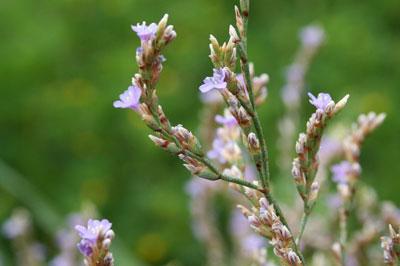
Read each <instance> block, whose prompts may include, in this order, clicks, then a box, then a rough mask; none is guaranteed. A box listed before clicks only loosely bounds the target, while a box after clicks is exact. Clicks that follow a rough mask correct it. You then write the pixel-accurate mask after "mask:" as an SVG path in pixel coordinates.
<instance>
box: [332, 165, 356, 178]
mask: <svg viewBox="0 0 400 266" xmlns="http://www.w3.org/2000/svg"><path fill="white" fill-rule="evenodd" d="M331 171H332V174H333V176H332V179H333V181H334V182H336V183H339V184H346V183H347V182H348V178H349V176H350V175H351V174H352V172H353V171H354V170H353V165H352V164H351V163H350V162H349V161H342V162H340V163H338V164H335V165H333V166H332V168H331Z"/></svg>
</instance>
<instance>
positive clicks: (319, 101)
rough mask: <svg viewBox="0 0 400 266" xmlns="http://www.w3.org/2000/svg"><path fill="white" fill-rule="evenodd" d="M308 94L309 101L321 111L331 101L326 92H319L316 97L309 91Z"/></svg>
mask: <svg viewBox="0 0 400 266" xmlns="http://www.w3.org/2000/svg"><path fill="white" fill-rule="evenodd" d="M308 96H309V97H310V103H311V104H312V105H314V106H315V107H316V108H317V109H320V110H322V111H325V109H326V107H327V106H328V104H329V103H330V102H332V98H331V96H330V95H329V94H328V93H319V94H318V98H316V97H315V96H314V95H312V94H311V93H310V92H309V93H308Z"/></svg>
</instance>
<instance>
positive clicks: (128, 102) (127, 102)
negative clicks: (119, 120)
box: [114, 85, 142, 110]
mask: <svg viewBox="0 0 400 266" xmlns="http://www.w3.org/2000/svg"><path fill="white" fill-rule="evenodd" d="M141 95H142V91H141V89H140V88H139V87H138V86H136V85H132V86H129V87H128V89H127V90H126V91H124V92H123V93H122V94H121V95H120V96H119V98H120V100H117V101H115V102H114V107H115V108H130V109H133V110H138V108H139V105H140V96H141Z"/></svg>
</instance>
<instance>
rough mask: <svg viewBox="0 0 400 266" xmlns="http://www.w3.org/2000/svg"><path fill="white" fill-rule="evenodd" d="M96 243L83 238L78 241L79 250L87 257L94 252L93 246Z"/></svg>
mask: <svg viewBox="0 0 400 266" xmlns="http://www.w3.org/2000/svg"><path fill="white" fill-rule="evenodd" d="M93 245H94V244H93V243H91V242H90V241H88V240H86V239H82V240H81V242H79V243H78V249H79V251H80V252H81V253H82V254H83V255H84V256H86V257H89V256H90V255H92V253H93V248H92V246H93Z"/></svg>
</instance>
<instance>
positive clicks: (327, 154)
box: [318, 136, 342, 164]
mask: <svg viewBox="0 0 400 266" xmlns="http://www.w3.org/2000/svg"><path fill="white" fill-rule="evenodd" d="M341 152H342V143H341V142H340V141H339V140H338V139H335V138H332V137H325V136H324V137H322V140H321V145H320V147H319V151H318V157H319V160H320V161H321V162H323V163H324V164H326V163H328V162H329V161H330V160H331V159H332V158H333V157H335V156H337V155H338V154H340V153H341Z"/></svg>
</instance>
